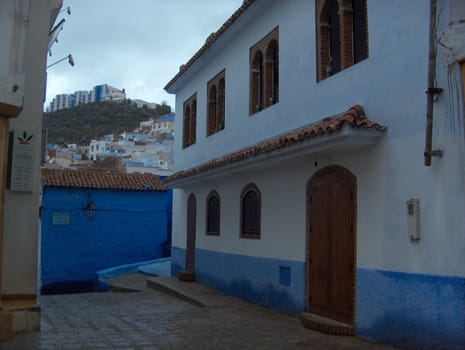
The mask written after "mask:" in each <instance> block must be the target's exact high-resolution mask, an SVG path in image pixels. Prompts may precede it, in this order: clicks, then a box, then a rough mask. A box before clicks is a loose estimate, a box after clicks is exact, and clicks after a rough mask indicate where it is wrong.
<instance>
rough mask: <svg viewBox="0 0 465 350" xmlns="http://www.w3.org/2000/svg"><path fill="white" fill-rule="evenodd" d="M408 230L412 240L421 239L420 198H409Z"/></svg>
mask: <svg viewBox="0 0 465 350" xmlns="http://www.w3.org/2000/svg"><path fill="white" fill-rule="evenodd" d="M407 230H408V235H409V238H410V239H411V240H412V241H418V240H419V239H420V200H419V199H409V200H408V201H407Z"/></svg>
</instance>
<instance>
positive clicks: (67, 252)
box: [41, 187, 171, 292]
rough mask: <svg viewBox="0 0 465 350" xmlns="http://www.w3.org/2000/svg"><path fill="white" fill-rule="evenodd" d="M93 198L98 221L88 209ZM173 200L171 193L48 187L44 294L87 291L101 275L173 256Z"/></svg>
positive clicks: (43, 249)
mask: <svg viewBox="0 0 465 350" xmlns="http://www.w3.org/2000/svg"><path fill="white" fill-rule="evenodd" d="M89 193H91V195H92V202H94V203H95V205H96V208H97V211H96V215H95V218H94V219H93V220H89V218H88V217H87V215H86V211H85V210H84V209H83V208H85V206H86V204H87V200H88V194H89ZM170 200H171V194H170V192H137V191H113V190H82V189H66V188H55V187H45V188H44V189H43V199H42V217H41V218H42V219H41V221H42V223H41V224H42V226H41V228H42V232H41V282H42V291H43V292H66V291H73V290H67V289H74V288H79V286H81V287H82V286H84V288H86V289H88V288H90V287H91V286H92V284H93V281H94V280H95V272H96V271H98V270H101V269H105V268H109V267H113V266H117V265H123V264H130V263H134V262H139V261H145V260H153V259H156V258H161V257H164V256H166V255H167V253H168V254H169V250H170V249H169V247H168V248H167V245H169V244H170V237H169V233H168V231H169V230H170V228H169V221H168V215H171V202H170ZM68 216H69V223H67V222H66V221H67V220H66V218H67V217H68ZM54 218H55V224H54ZM57 218H60V219H61V221H62V222H61V224H60V222H56V219H57ZM63 218H65V220H63ZM57 223H58V224H57Z"/></svg>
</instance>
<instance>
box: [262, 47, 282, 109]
mask: <svg viewBox="0 0 465 350" xmlns="http://www.w3.org/2000/svg"><path fill="white" fill-rule="evenodd" d="M265 79H266V82H265V104H266V106H271V105H273V104H275V103H276V102H278V99H279V95H278V94H279V48H278V42H277V41H276V40H272V41H271V42H270V44H269V45H268V48H267V50H266V63H265Z"/></svg>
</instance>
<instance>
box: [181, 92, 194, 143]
mask: <svg viewBox="0 0 465 350" xmlns="http://www.w3.org/2000/svg"><path fill="white" fill-rule="evenodd" d="M196 99H197V94H194V95H193V96H192V97H190V98H189V99H188V100H187V101H186V102H184V115H183V131H182V147H183V148H186V147H189V146H190V145H193V144H194V143H195V135H196V124H197V115H196V113H197V100H196Z"/></svg>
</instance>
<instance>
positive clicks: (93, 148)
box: [89, 140, 118, 160]
mask: <svg viewBox="0 0 465 350" xmlns="http://www.w3.org/2000/svg"><path fill="white" fill-rule="evenodd" d="M117 148H118V147H117V144H116V143H115V142H113V141H108V140H92V141H91V142H90V145H89V160H97V159H98V158H104V157H106V156H113V155H116V153H117Z"/></svg>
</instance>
